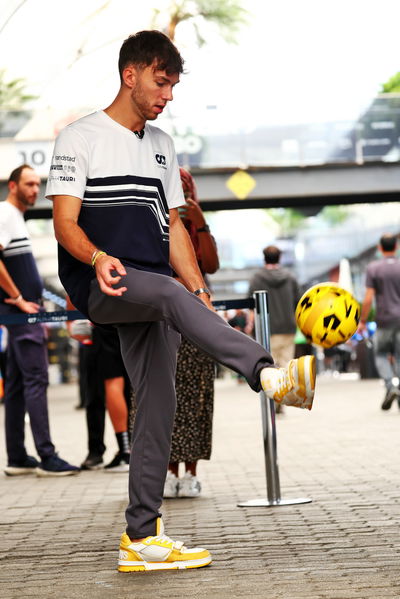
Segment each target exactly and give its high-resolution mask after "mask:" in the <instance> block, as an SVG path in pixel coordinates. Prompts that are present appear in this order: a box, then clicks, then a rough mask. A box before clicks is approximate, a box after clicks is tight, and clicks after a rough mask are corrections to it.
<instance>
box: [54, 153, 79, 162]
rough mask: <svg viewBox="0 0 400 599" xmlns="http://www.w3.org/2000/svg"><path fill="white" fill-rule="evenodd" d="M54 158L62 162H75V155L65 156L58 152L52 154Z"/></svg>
mask: <svg viewBox="0 0 400 599" xmlns="http://www.w3.org/2000/svg"><path fill="white" fill-rule="evenodd" d="M54 160H62V161H63V162H75V160H76V156H66V155H65V154H58V156H54Z"/></svg>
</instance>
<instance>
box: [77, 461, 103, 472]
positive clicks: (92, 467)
mask: <svg viewBox="0 0 400 599" xmlns="http://www.w3.org/2000/svg"><path fill="white" fill-rule="evenodd" d="M81 470H87V471H88V472H89V470H104V464H103V463H101V464H96V466H81Z"/></svg>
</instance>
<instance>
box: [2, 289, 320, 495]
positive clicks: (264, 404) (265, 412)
mask: <svg viewBox="0 0 400 599" xmlns="http://www.w3.org/2000/svg"><path fill="white" fill-rule="evenodd" d="M213 306H214V308H215V309H216V310H219V311H225V310H232V309H254V312H255V330H256V340H257V341H258V342H259V343H260V344H261V345H262V346H263V347H264V348H265V349H266V350H267V351H270V327H269V311H268V293H267V292H266V291H256V292H255V293H254V295H253V298H248V299H236V300H219V301H214V302H213ZM85 318H86V317H85V316H84V315H83V314H82V313H81V312H79V311H78V310H68V311H67V310H61V311H58V312H38V313H36V314H3V315H0V324H4V325H14V324H37V323H46V322H50V323H55V322H60V323H62V322H66V321H70V320H79V319H85ZM260 401H261V414H262V427H263V437H264V457H265V473H266V480H267V497H266V498H261V499H251V500H249V501H246V502H244V503H239V504H238V507H278V506H282V505H293V504H298V503H310V502H311V501H312V500H311V499H309V498H302V497H301V498H294V499H287V498H285V499H283V498H282V497H281V489H280V482H279V468H278V458H277V436H276V423H275V403H274V401H273V400H272V399H269V398H268V397H267V396H266V395H265V393H264V392H263V391H261V392H260Z"/></svg>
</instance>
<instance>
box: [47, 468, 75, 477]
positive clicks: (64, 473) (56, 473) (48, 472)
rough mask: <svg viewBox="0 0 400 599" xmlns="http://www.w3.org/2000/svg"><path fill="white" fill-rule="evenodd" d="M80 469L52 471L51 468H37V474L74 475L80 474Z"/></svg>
mask: <svg viewBox="0 0 400 599" xmlns="http://www.w3.org/2000/svg"><path fill="white" fill-rule="evenodd" d="M79 472H80V470H65V471H63V472H52V471H51V470H43V468H36V475H37V476H40V477H43V478H44V477H46V476H73V475H74V474H79Z"/></svg>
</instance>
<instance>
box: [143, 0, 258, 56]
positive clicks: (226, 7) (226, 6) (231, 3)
mask: <svg viewBox="0 0 400 599" xmlns="http://www.w3.org/2000/svg"><path fill="white" fill-rule="evenodd" d="M166 12H167V14H168V23H167V25H166V26H165V28H164V31H165V33H166V34H167V35H168V37H169V38H170V39H171V40H173V41H174V40H175V32H176V28H177V27H178V25H179V24H180V23H183V22H188V23H190V24H191V25H192V27H193V30H194V33H195V36H196V41H197V44H198V45H199V46H203V45H204V44H205V43H206V40H205V39H204V37H203V34H202V26H203V24H204V21H206V22H209V23H214V24H216V25H217V26H218V28H219V30H220V32H221V35H222V37H223V38H224V39H225V40H226V41H228V42H230V43H232V42H236V34H237V33H238V31H239V29H240V27H241V25H243V24H245V23H246V22H247V21H246V15H247V11H246V10H245V9H244V8H242V6H241V3H240V2H239V1H238V0H174V1H173V2H171V4H170V5H169V7H168V9H167V11H166ZM162 18H163V13H162V11H161V10H159V9H154V18H153V23H154V24H155V25H156V24H158V23H160V22H161V21H162Z"/></svg>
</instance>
